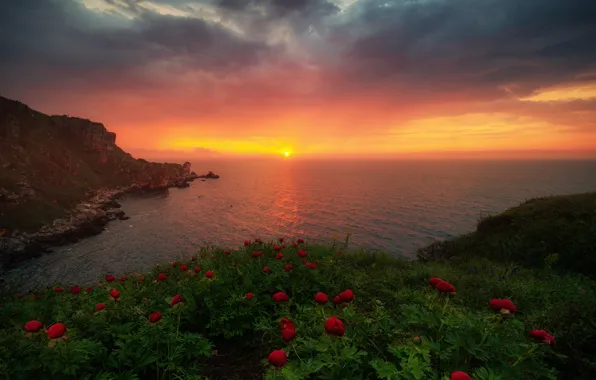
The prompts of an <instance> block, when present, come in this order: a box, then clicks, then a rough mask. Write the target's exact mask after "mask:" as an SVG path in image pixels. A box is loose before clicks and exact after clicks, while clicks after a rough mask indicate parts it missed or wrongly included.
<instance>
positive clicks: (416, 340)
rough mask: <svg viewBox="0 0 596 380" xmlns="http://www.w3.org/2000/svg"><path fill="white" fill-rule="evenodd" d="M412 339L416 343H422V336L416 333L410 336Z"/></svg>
mask: <svg viewBox="0 0 596 380" xmlns="http://www.w3.org/2000/svg"><path fill="white" fill-rule="evenodd" d="M412 340H413V341H414V343H416V344H420V343H422V338H421V337H419V336H418V335H416V336H415V337H413V338H412Z"/></svg>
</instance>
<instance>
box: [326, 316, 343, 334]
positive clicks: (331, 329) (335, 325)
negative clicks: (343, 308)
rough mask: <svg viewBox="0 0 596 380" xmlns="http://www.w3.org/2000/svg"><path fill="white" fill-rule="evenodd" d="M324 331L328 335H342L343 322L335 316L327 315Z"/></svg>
mask: <svg viewBox="0 0 596 380" xmlns="http://www.w3.org/2000/svg"><path fill="white" fill-rule="evenodd" d="M325 331H327V334H330V335H337V336H344V333H345V329H344V323H343V322H342V321H340V320H339V319H338V318H336V317H329V318H328V319H327V321H326V322H325Z"/></svg>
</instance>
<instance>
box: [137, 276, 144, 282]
mask: <svg viewBox="0 0 596 380" xmlns="http://www.w3.org/2000/svg"><path fill="white" fill-rule="evenodd" d="M137 281H139V282H145V278H144V277H143V276H141V275H138V276H137Z"/></svg>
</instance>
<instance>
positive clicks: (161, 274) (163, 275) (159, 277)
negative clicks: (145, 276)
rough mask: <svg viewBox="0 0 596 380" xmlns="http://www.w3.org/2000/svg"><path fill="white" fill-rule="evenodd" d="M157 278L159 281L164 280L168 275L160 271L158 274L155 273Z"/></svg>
mask: <svg viewBox="0 0 596 380" xmlns="http://www.w3.org/2000/svg"><path fill="white" fill-rule="evenodd" d="M157 279H158V280H159V281H165V280H167V279H168V276H166V274H165V273H160V274H158V275H157Z"/></svg>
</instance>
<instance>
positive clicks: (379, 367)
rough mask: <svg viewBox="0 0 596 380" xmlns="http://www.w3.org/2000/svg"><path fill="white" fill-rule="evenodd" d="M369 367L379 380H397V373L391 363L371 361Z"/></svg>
mask: <svg viewBox="0 0 596 380" xmlns="http://www.w3.org/2000/svg"><path fill="white" fill-rule="evenodd" d="M370 365H371V366H372V367H373V368H374V369H375V371H377V375H378V376H379V377H380V378H381V379H386V380H394V379H399V372H398V370H397V367H395V365H394V364H393V363H390V362H387V361H385V360H377V359H375V360H372V361H371V362H370Z"/></svg>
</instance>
